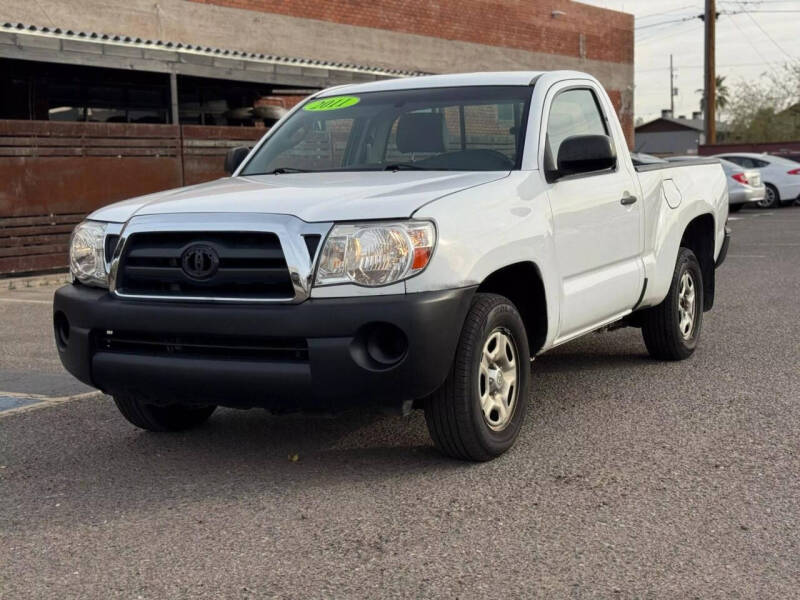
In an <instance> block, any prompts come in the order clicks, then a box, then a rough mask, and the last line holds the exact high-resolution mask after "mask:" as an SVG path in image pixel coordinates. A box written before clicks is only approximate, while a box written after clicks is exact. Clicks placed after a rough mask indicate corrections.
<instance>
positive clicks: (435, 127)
mask: <svg viewBox="0 0 800 600" xmlns="http://www.w3.org/2000/svg"><path fill="white" fill-rule="evenodd" d="M397 149H398V150H399V151H400V152H402V153H403V154H408V153H410V152H444V115H443V114H441V113H406V114H404V115H403V116H402V117H400V120H399V121H398V122H397Z"/></svg>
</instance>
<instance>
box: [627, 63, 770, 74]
mask: <svg viewBox="0 0 800 600" xmlns="http://www.w3.org/2000/svg"><path fill="white" fill-rule="evenodd" d="M763 65H764V63H761V62H751V63H729V64H727V65H720V64H718V65H717V66H718V67H722V68H725V69H729V68H732V67H761V66H763ZM702 68H703V65H679V66H676V67H675V70H676V71H677V70H680V69H702ZM668 69H669V67H653V68H652V69H641V70H639V71H636V72H637V73H652V72H654V71H666V70H668Z"/></svg>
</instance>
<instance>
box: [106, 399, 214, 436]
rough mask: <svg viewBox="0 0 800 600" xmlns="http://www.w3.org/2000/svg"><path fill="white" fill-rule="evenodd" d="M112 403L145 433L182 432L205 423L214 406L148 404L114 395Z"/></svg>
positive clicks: (143, 401)
mask: <svg viewBox="0 0 800 600" xmlns="http://www.w3.org/2000/svg"><path fill="white" fill-rule="evenodd" d="M114 403H115V404H116V405H117V408H118V409H119V412H121V413H122V416H123V417H125V418H126V419H127V420H128V421H129V422H130V423H131V424H133V425H136V427H139V428H140V429H146V430H147V431H182V430H184V429H192V428H194V427H197V426H199V425H202V424H203V423H205V422H206V421H207V420H208V418H209V417H210V416H211V413H213V412H214V410H215V409H216V408H217V407H216V406H213V405H212V406H186V405H183V404H169V405H166V406H160V405H156V404H150V403H148V402H147V400H146V399H145V398H141V397H138V396H135V395H132V394H130V395H129V394H124V395H123V394H115V395H114Z"/></svg>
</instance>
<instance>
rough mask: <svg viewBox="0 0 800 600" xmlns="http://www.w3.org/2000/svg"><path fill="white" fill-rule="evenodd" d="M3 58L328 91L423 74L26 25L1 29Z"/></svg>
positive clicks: (0, 43)
mask: <svg viewBox="0 0 800 600" xmlns="http://www.w3.org/2000/svg"><path fill="white" fill-rule="evenodd" d="M0 56H2V57H5V58H16V59H22V60H35V61H41V62H51V63H61V64H71V65H84V66H90V67H107V68H112V69H132V70H137V71H151V72H159V73H175V74H178V75H192V76H195V77H210V78H214V79H226V80H233V81H249V82H255V83H271V84H275V85H280V86H294V87H302V88H326V87H330V86H333V85H341V84H347V83H362V82H368V81H376V80H380V79H386V78H397V77H408V76H413V75H419V74H420V73H413V72H408V71H399V70H392V69H384V68H380V67H368V66H361V65H350V64H342V63H333V62H327V61H321V60H312V59H304V58H293V57H284V56H272V55H264V54H255V53H251V52H242V51H238V50H225V49H221V48H210V47H201V46H195V45H191V44H182V43H177V42H165V41H162V40H145V39H141V38H131V37H129V36H123V35H109V34H101V33H94V32H89V33H87V32H82V31H79V32H75V31H63V30H61V29H50V28H47V27H37V26H35V25H24V24H22V23H5V24H3V25H2V26H0Z"/></svg>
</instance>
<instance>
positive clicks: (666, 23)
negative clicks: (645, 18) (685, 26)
mask: <svg viewBox="0 0 800 600" xmlns="http://www.w3.org/2000/svg"><path fill="white" fill-rule="evenodd" d="M699 18H700V17H699V16H697V15H694V16H691V17H683V18H681V19H671V20H669V21H661V22H660V23H648V24H647V25H641V26H640V27H634V30H635V31H640V30H642V29H650V28H651V27H660V26H661V25H671V24H672V23H683V22H685V21H694V20H695V19H699Z"/></svg>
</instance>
